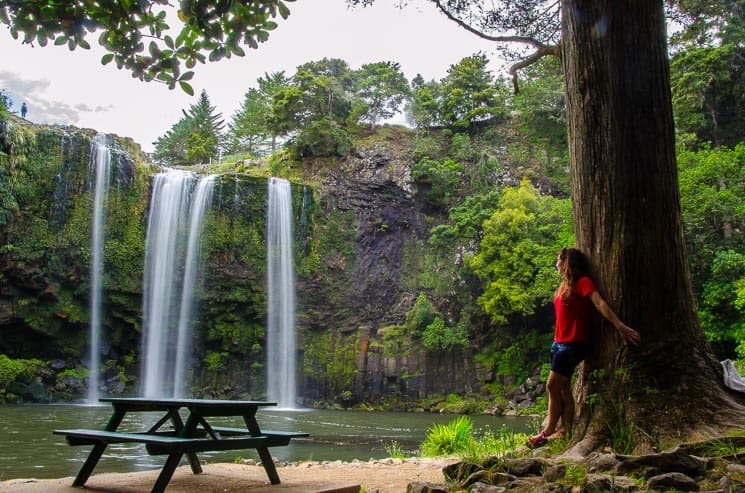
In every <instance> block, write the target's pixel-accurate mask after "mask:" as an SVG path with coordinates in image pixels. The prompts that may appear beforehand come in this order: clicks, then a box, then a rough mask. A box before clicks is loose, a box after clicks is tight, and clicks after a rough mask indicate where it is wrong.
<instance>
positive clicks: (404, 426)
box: [0, 405, 532, 481]
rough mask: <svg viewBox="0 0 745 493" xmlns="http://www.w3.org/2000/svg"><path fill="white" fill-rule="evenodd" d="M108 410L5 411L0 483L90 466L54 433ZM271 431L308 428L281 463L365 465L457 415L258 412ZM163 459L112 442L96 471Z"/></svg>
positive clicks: (99, 424) (521, 422) (132, 421)
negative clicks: (357, 462)
mask: <svg viewBox="0 0 745 493" xmlns="http://www.w3.org/2000/svg"><path fill="white" fill-rule="evenodd" d="M110 412H111V409H110V407H108V406H105V407H104V406H76V405H24V406H0V481H3V480H7V479H14V478H39V479H42V478H57V477H66V476H74V475H75V474H77V471H78V469H79V468H80V466H81V465H82V463H83V462H84V461H85V458H86V457H87V455H88V452H89V450H90V448H91V447H90V446H85V447H71V446H69V445H67V442H65V438H64V437H63V436H60V435H54V434H52V430H54V429H66V428H100V429H103V427H104V426H105V425H106V422H107V421H108V418H109V415H110ZM158 418H160V414H153V413H137V414H132V415H129V416H127V418H125V420H124V422H123V423H122V425H121V427H120V429H121V430H131V431H141V430H142V429H143V428H147V427H149V425H151V424H154V423H155V422H156V421H157V420H158ZM257 418H258V421H259V425H260V426H261V427H262V428H264V429H267V430H279V431H304V432H307V433H310V435H311V436H310V437H309V438H307V439H298V440H293V441H292V443H291V445H289V446H287V447H275V448H272V449H271V450H272V455H273V456H274V457H276V458H277V459H280V460H288V461H294V460H345V461H349V460H352V459H355V458H356V459H360V460H368V459H370V458H383V457H387V456H388V455H389V454H388V453H386V449H385V447H386V445H388V444H390V443H391V442H393V441H396V442H398V443H399V444H401V446H402V448H403V449H404V450H410V451H415V450H416V449H417V448H418V446H419V444H420V443H421V442H422V440H423V439H424V436H425V434H426V432H427V429H428V428H429V427H430V426H432V425H433V424H434V423H440V424H444V423H447V422H449V421H451V420H452V419H453V418H454V416H453V415H447V414H430V413H388V412H364V411H320V410H301V411H267V410H263V409H262V410H260V411H259V413H258V415H257ZM472 419H473V422H474V431H475V432H476V433H481V432H483V431H486V430H489V429H491V430H497V429H499V428H500V427H501V426H503V425H504V426H507V427H508V428H509V429H511V430H514V431H522V432H529V431H532V430H531V429H529V428H530V420H529V419H528V418H506V417H493V416H473V417H472ZM214 423H215V424H223V425H232V426H241V425H242V423H241V422H240V421H238V420H222V421H219V420H217V419H215V421H214ZM238 456H241V457H244V458H256V459H258V456H257V454H256V453H255V452H254V451H253V450H247V451H230V452H214V453H202V454H199V457H200V458H201V459H202V460H203V461H205V462H233V461H234V460H235V459H236V458H237V457H238ZM164 461H165V458H164V457H151V456H149V455H147V453H146V452H145V447H144V446H143V445H141V444H118V445H110V446H109V447H108V448H107V449H106V454H104V457H103V458H102V459H101V461H100V462H99V464H98V466H97V467H96V472H129V471H136V470H143V469H159V468H160V467H161V466H162V465H163V462H164Z"/></svg>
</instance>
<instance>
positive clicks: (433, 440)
mask: <svg viewBox="0 0 745 493" xmlns="http://www.w3.org/2000/svg"><path fill="white" fill-rule="evenodd" d="M472 430H473V422H472V421H471V418H469V417H468V416H459V417H458V418H456V419H454V420H453V421H451V422H450V423H448V424H445V425H441V424H434V425H433V426H432V427H431V428H430V429H429V430H427V434H426V435H425V437H424V442H422V446H421V449H422V454H423V455H424V456H426V457H437V456H440V455H455V454H460V453H463V452H465V451H467V450H468V448H469V446H470V445H471V442H472V441H473V437H472V436H471V432H472Z"/></svg>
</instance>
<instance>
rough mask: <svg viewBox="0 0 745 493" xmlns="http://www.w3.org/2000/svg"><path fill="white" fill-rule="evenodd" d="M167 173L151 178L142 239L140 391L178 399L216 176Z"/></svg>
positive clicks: (170, 170)
mask: <svg viewBox="0 0 745 493" xmlns="http://www.w3.org/2000/svg"><path fill="white" fill-rule="evenodd" d="M195 182H197V177H196V175H195V174H194V173H191V172H189V171H181V170H175V169H166V170H165V171H163V172H161V173H158V174H156V175H155V176H154V178H153V193H152V200H151V204H150V214H149V217H148V226H147V236H146V239H145V274H144V280H143V310H142V313H143V321H142V333H143V342H142V344H143V349H142V365H141V373H142V379H141V381H142V393H143V395H144V396H145V397H177V396H182V394H183V391H184V387H185V382H184V378H185V375H184V373H185V372H186V370H187V366H188V365H187V362H188V361H189V360H190V359H191V327H190V318H191V311H192V305H193V301H192V300H193V290H194V287H195V285H196V282H195V280H196V275H197V272H198V260H199V250H198V244H199V240H200V233H201V226H202V218H203V216H204V211H205V209H206V208H207V207H209V205H210V199H211V192H212V188H213V185H214V176H209V177H206V178H202V179H200V180H199V182H198V183H196V187H195Z"/></svg>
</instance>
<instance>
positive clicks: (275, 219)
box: [266, 178, 296, 409]
mask: <svg viewBox="0 0 745 493" xmlns="http://www.w3.org/2000/svg"><path fill="white" fill-rule="evenodd" d="M266 221H267V242H266V243H267V256H266V258H267V337H266V353H267V368H266V372H267V385H266V387H267V398H268V399H269V400H272V401H276V402H277V405H278V407H280V408H284V409H294V408H295V407H296V402H295V394H296V387H295V345H296V344H295V268H294V257H293V253H292V250H293V249H292V244H293V234H292V195H291V186H290V182H289V181H287V180H283V179H281V178H269V200H268V207H267V219H266Z"/></svg>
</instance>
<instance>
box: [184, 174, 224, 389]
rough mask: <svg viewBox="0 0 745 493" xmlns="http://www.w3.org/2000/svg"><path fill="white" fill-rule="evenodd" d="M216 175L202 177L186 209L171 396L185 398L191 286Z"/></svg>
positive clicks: (190, 329) (192, 299)
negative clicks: (186, 217) (203, 224)
mask: <svg viewBox="0 0 745 493" xmlns="http://www.w3.org/2000/svg"><path fill="white" fill-rule="evenodd" d="M216 176H217V175H210V176H206V177H204V178H201V179H200V180H199V181H198V182H197V186H196V189H195V190H194V194H193V197H192V200H191V207H190V212H189V239H188V242H187V245H186V260H185V262H184V280H183V283H182V288H181V306H180V309H179V316H178V330H177V334H178V336H177V339H176V366H175V377H176V379H175V382H174V385H175V388H174V397H184V393H185V392H186V380H185V378H184V377H185V376H186V375H187V374H188V372H189V371H190V370H191V367H190V362H191V359H192V358H191V355H192V336H193V330H192V327H191V319H192V312H193V308H194V288H195V286H196V285H197V276H198V273H199V250H200V246H201V243H202V242H201V239H202V235H201V233H202V223H203V222H204V214H205V212H207V209H208V208H209V206H210V204H211V203H212V190H213V189H214V187H215V178H216Z"/></svg>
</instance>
